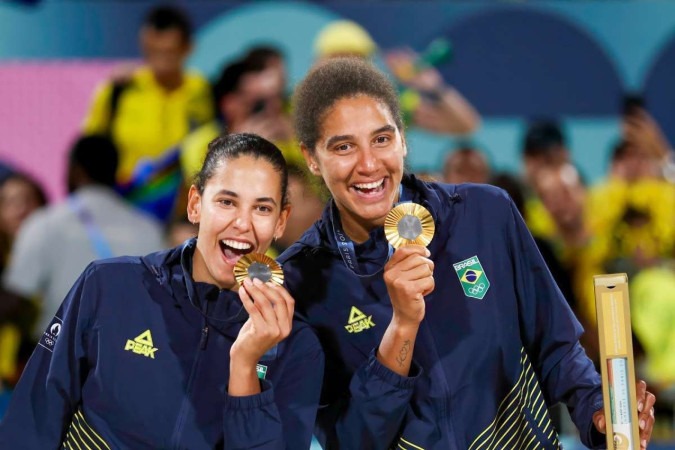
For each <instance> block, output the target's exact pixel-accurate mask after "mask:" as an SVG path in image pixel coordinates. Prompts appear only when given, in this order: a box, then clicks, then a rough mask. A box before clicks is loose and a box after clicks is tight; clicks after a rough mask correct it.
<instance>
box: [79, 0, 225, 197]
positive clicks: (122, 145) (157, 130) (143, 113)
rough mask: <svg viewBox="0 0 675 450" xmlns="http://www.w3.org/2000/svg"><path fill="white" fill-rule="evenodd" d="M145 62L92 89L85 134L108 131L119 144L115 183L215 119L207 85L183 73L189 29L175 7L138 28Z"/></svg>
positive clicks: (189, 45) (161, 11) (158, 11)
mask: <svg viewBox="0 0 675 450" xmlns="http://www.w3.org/2000/svg"><path fill="white" fill-rule="evenodd" d="M140 46H141V51H142V53H143V58H144V60H145V64H144V65H143V66H141V67H140V68H138V69H135V70H133V71H129V70H126V72H125V73H121V74H118V75H116V76H115V77H114V79H113V80H111V81H108V82H106V83H104V84H103V85H102V86H100V87H99V88H98V90H97V91H96V94H95V97H94V100H93V102H92V104H91V108H90V110H89V115H88V116H87V118H86V119H85V122H84V132H85V134H109V135H110V136H112V138H113V140H114V141H115V143H116V145H117V147H118V148H119V155H120V163H119V167H118V171H117V181H118V183H120V184H122V185H124V184H127V183H129V182H130V181H131V179H132V175H133V173H134V171H135V170H136V168H137V165H138V163H139V161H141V160H142V159H143V158H156V157H158V156H160V155H161V154H162V153H163V152H164V151H165V150H166V149H168V148H170V147H172V146H174V145H176V144H177V143H178V142H179V141H180V140H181V139H182V138H183V137H184V136H185V135H187V134H188V133H189V132H190V131H191V130H194V129H195V128H196V127H198V126H199V125H201V124H204V123H206V122H208V121H209V120H211V119H212V118H213V104H212V100H211V95H210V92H209V85H208V83H207V81H206V80H205V79H203V78H202V77H201V76H200V75H198V74H197V73H194V72H186V71H185V69H184V64H185V60H186V59H187V57H188V55H189V54H190V51H191V49H192V28H191V25H190V22H189V20H188V18H187V17H186V15H185V14H184V13H183V12H182V11H181V10H179V9H176V8H175V7H173V6H159V7H156V8H154V9H152V10H151V11H150V12H149V13H148V14H147V16H146V17H145V20H144V22H143V25H142V27H141V31H140Z"/></svg>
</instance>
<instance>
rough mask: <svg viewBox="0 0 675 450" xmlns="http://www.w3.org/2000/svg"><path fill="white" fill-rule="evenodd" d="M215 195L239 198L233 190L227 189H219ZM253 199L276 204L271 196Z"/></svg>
mask: <svg viewBox="0 0 675 450" xmlns="http://www.w3.org/2000/svg"><path fill="white" fill-rule="evenodd" d="M216 195H227V196H229V197H234V198H239V194H237V193H236V192H234V191H228V190H227V189H221V190H220V191H218V194H216ZM255 201H256V202H261V203H263V202H265V203H272V204H273V205H274V206H277V202H276V201H275V200H274V199H273V198H272V197H258V198H256V199H255Z"/></svg>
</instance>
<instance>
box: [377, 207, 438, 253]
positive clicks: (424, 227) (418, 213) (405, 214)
mask: <svg viewBox="0 0 675 450" xmlns="http://www.w3.org/2000/svg"><path fill="white" fill-rule="evenodd" d="M434 231H436V225H435V224H434V218H433V217H431V214H430V213H429V211H428V210H427V209H426V208H425V207H424V206H422V205H418V204H417V203H410V202H407V203H401V204H399V205H398V206H396V207H395V208H393V209H392V210H391V211H389V214H387V217H386V218H385V219H384V234H385V236H387V240H388V241H389V243H390V244H391V246H392V247H394V248H399V247H403V246H404V245H411V244H414V245H424V246H425V247H426V246H427V245H429V242H431V240H432V239H433V237H434Z"/></svg>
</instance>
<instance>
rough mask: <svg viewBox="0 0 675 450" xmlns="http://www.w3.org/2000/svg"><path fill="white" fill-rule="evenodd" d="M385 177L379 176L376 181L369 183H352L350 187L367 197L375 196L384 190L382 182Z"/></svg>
mask: <svg viewBox="0 0 675 450" xmlns="http://www.w3.org/2000/svg"><path fill="white" fill-rule="evenodd" d="M385 180H386V178H381V179H379V180H377V181H373V182H370V183H355V184H352V188H353V189H354V190H355V191H356V192H357V193H358V194H360V195H364V196H367V197H370V196H377V195H378V194H380V193H381V192H382V191H384V182H385Z"/></svg>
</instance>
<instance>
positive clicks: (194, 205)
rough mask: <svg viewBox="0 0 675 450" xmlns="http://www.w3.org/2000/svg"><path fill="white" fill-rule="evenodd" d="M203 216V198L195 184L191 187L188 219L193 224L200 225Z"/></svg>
mask: <svg viewBox="0 0 675 450" xmlns="http://www.w3.org/2000/svg"><path fill="white" fill-rule="evenodd" d="M201 214H202V196H201V194H199V190H197V186H195V185H194V184H193V185H192V186H190V191H189V192H188V202H187V217H188V220H189V221H190V222H192V223H195V224H196V223H199V222H200V220H201Z"/></svg>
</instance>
